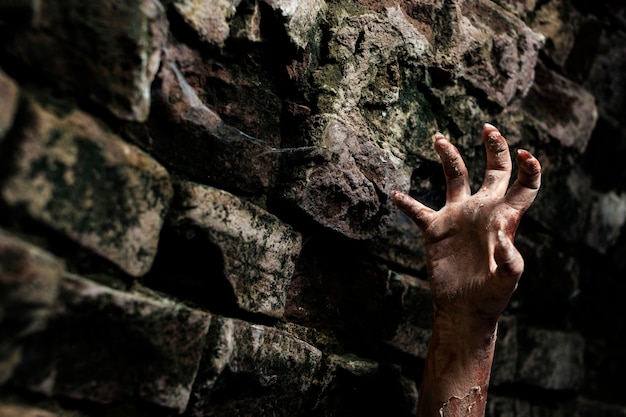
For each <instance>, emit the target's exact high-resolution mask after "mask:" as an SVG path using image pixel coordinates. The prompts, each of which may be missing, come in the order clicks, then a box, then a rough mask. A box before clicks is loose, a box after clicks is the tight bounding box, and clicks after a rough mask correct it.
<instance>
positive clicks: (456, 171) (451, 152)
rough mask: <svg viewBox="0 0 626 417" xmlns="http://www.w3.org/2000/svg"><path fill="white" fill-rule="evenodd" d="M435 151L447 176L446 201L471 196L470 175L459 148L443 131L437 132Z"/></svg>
mask: <svg viewBox="0 0 626 417" xmlns="http://www.w3.org/2000/svg"><path fill="white" fill-rule="evenodd" d="M433 138H434V139H435V151H436V152H437V154H438V155H439V158H440V159H441V163H442V165H443V173H444V175H445V176H446V202H456V201H462V200H464V199H466V198H467V197H469V196H470V194H471V190H470V185H469V175H468V173H467V167H466V166H465V162H463V158H462V157H461V154H460V153H459V150H458V149H457V148H456V146H454V145H453V144H451V143H450V142H449V141H448V139H446V138H445V136H443V135H442V134H441V133H435V136H434V137H433Z"/></svg>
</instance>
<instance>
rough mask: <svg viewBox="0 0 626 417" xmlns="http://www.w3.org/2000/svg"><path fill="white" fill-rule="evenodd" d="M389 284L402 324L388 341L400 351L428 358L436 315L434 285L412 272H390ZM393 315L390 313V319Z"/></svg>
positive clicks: (399, 321) (400, 323)
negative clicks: (433, 294) (414, 275)
mask: <svg viewBox="0 0 626 417" xmlns="http://www.w3.org/2000/svg"><path fill="white" fill-rule="evenodd" d="M387 286H388V288H389V291H390V293H391V294H390V295H391V299H392V300H393V301H391V303H392V304H393V305H394V306H396V308H397V309H399V310H400V312H399V315H400V317H399V319H398V320H397V323H398V327H397V328H396V329H395V332H393V336H392V337H391V338H390V340H389V341H388V342H387V343H389V345H391V346H393V347H395V348H396V349H398V350H399V351H402V352H406V353H408V354H410V355H413V356H416V357H420V358H426V352H427V350H428V341H429V340H430V334H431V328H432V322H433V319H434V317H433V314H432V312H431V307H432V298H431V295H430V287H429V285H428V283H427V282H426V281H422V280H420V279H418V278H414V277H411V276H408V275H400V274H397V273H394V272H391V271H390V272H389V278H388V283H387ZM392 317H393V315H390V317H389V319H388V321H389V322H390V324H391V323H393V321H392V320H390V319H391V318H392Z"/></svg>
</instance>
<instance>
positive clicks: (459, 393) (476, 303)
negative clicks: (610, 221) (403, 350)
mask: <svg viewBox="0 0 626 417" xmlns="http://www.w3.org/2000/svg"><path fill="white" fill-rule="evenodd" d="M433 139H434V147H435V151H436V152H437V154H438V155H439V157H440V159H441V162H442V166H443V171H444V174H445V177H446V204H445V205H444V207H443V208H441V209H440V210H438V211H435V210H433V209H431V208H429V207H427V206H425V205H423V204H421V203H420V202H418V201H416V200H414V199H413V198H411V197H409V196H408V195H406V194H404V193H401V192H398V191H395V192H394V193H393V194H392V198H393V201H394V203H395V204H396V206H397V207H398V208H399V209H400V210H402V211H403V212H404V213H405V214H406V215H407V216H409V217H410V218H411V219H412V220H413V221H414V222H415V223H416V224H417V225H418V226H419V228H420V230H421V231H422V235H423V237H424V242H425V246H426V265H427V269H428V273H429V280H430V286H431V291H432V296H433V305H434V309H435V320H434V324H433V334H432V337H431V341H430V344H429V346H428V354H427V358H426V365H425V369H424V375H423V379H422V385H421V387H420V391H419V401H418V407H417V416H418V417H433V416H446V417H449V416H455V417H483V416H484V414H485V405H486V402H487V392H488V387H489V376H490V373H491V365H492V362H493V353H494V349H495V344H496V331H497V323H498V319H499V317H500V315H501V314H502V311H503V310H504V308H505V307H506V306H507V304H508V302H509V300H510V298H511V295H512V294H513V292H514V291H515V289H516V288H517V284H518V281H519V279H520V276H521V274H522V271H523V270H524V260H523V259H522V256H521V255H520V253H519V252H518V250H517V249H516V248H515V246H514V244H513V240H514V237H515V232H516V230H517V227H518V225H519V222H520V219H521V217H522V215H523V214H524V212H525V211H526V210H527V209H528V208H529V207H530V205H531V204H532V202H533V201H534V199H535V197H536V196H537V193H538V191H539V187H540V184H541V165H540V164H539V161H538V160H537V159H536V158H535V157H534V156H533V155H532V154H531V153H529V152H528V151H525V150H519V151H517V153H516V157H515V162H516V164H517V167H518V174H517V178H516V179H515V181H514V182H513V184H512V185H511V186H510V187H509V183H510V182H509V180H510V178H511V171H512V166H513V161H512V160H511V155H510V152H509V147H508V144H507V142H506V139H505V138H504V137H503V136H502V135H501V134H500V132H499V131H498V129H497V128H495V127H494V126H492V125H490V124H485V125H484V126H483V130H482V139H483V143H484V145H485V151H486V154H487V169H486V172H485V175H484V180H483V183H482V186H481V187H480V189H479V190H478V191H477V192H476V193H475V194H472V193H471V190H470V181H469V177H468V170H467V167H466V165H465V163H464V161H463V158H462V157H461V155H460V153H459V151H458V149H457V148H456V147H455V146H454V145H453V144H452V143H450V141H449V140H448V139H447V138H446V137H445V136H444V135H442V134H440V133H438V134H436V135H435V136H434V137H433Z"/></svg>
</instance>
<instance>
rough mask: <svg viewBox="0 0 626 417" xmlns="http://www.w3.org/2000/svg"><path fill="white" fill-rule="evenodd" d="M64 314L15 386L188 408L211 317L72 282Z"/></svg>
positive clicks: (63, 292) (28, 352) (32, 344)
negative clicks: (135, 399) (139, 400)
mask: <svg viewBox="0 0 626 417" xmlns="http://www.w3.org/2000/svg"><path fill="white" fill-rule="evenodd" d="M59 301H60V305H59V307H60V309H59V311H58V312H57V313H56V314H55V316H54V317H52V318H51V319H50V320H49V323H48V325H47V326H46V329H45V330H44V331H43V332H41V333H38V334H36V335H34V336H33V337H31V338H30V339H29V340H28V342H27V343H26V344H25V347H24V353H23V359H22V361H21V363H20V368H19V370H17V371H16V373H15V377H14V383H15V384H17V385H19V386H24V387H28V388H29V389H31V390H33V391H38V392H41V393H44V394H46V395H62V396H66V397H71V398H75V399H81V400H90V401H95V402H98V403H111V402H115V401H122V400H125V399H129V398H138V399H142V400H144V401H147V402H149V403H153V404H157V405H159V406H162V407H166V408H170V409H173V410H176V411H178V412H179V413H180V412H182V411H183V410H185V408H186V406H187V402H188V400H189V395H190V392H191V386H192V384H193V382H194V380H195V376H196V372H197V369H198V366H199V363H200V357H201V354H202V349H203V347H204V343H205V336H206V334H207V331H208V328H209V323H210V319H211V315H210V314H208V313H205V312H201V311H199V310H193V309H190V308H188V307H185V306H183V305H181V304H178V303H175V302H173V301H169V300H166V299H163V298H161V299H158V298H152V297H150V296H147V295H144V294H141V293H139V292H130V293H127V292H122V291H118V290H114V289H111V288H109V287H106V286H104V285H101V284H97V283H94V282H92V281H89V280H86V279H84V278H80V277H77V276H66V277H65V278H64V279H63V280H62V281H61V283H60V287H59Z"/></svg>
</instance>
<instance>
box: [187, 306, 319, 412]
mask: <svg viewBox="0 0 626 417" xmlns="http://www.w3.org/2000/svg"><path fill="white" fill-rule="evenodd" d="M321 359H322V352H321V351H319V350H318V349H317V348H315V347H313V346H311V345H310V344H308V343H306V342H303V341H302V340H299V339H297V338H295V337H294V336H292V335H291V334H289V333H286V332H284V331H282V330H277V329H275V328H271V327H267V326H263V325H259V324H253V323H249V322H245V321H241V320H237V319H231V318H224V317H217V316H214V317H213V322H212V325H211V329H210V332H209V335H208V337H207V345H206V348H205V353H204V357H203V359H202V364H201V365H200V370H199V372H198V378H197V380H196V383H195V385H194V389H193V393H192V401H191V403H190V407H189V410H190V413H191V415H193V416H205V415H220V416H237V415H252V414H259V415H277V416H279V415H280V416H282V415H285V416H286V415H294V414H292V413H294V412H296V411H298V410H299V409H300V406H301V405H302V401H303V399H304V398H305V394H306V392H307V391H308V390H309V388H310V387H311V384H312V382H313V379H314V377H315V376H316V373H317V370H318V367H319V366H320V362H321Z"/></svg>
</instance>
